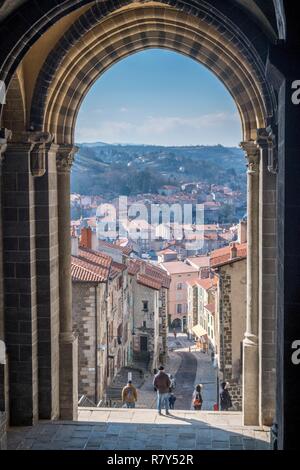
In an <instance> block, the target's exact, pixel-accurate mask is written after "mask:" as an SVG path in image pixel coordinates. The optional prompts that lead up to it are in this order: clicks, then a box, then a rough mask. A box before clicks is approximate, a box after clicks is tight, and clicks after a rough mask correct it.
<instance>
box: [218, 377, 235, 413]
mask: <svg viewBox="0 0 300 470" xmlns="http://www.w3.org/2000/svg"><path fill="white" fill-rule="evenodd" d="M228 385H229V384H228V382H222V383H221V393H220V406H221V411H228V410H229V408H232V401H231V396H230V393H229V391H228V388H227V387H228Z"/></svg>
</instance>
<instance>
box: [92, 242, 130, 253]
mask: <svg viewBox="0 0 300 470" xmlns="http://www.w3.org/2000/svg"><path fill="white" fill-rule="evenodd" d="M98 246H99V248H101V246H103V247H106V248H110V249H111V250H118V251H121V252H122V253H123V255H125V256H129V255H130V254H131V253H132V252H133V249H132V247H131V246H120V245H117V244H115V243H109V242H107V241H105V240H98Z"/></svg>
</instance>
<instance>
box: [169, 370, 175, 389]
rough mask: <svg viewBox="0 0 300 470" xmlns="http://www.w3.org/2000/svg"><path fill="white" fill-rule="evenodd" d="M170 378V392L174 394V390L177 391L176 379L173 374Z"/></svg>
mask: <svg viewBox="0 0 300 470" xmlns="http://www.w3.org/2000/svg"><path fill="white" fill-rule="evenodd" d="M169 377H170V382H171V385H170V390H169V391H170V393H171V392H174V390H175V388H176V379H175V377H173V375H172V374H170V375H169Z"/></svg>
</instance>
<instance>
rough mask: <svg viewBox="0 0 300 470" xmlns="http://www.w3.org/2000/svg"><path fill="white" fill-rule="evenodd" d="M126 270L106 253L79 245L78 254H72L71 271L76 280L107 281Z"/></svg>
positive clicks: (73, 278)
mask: <svg viewBox="0 0 300 470" xmlns="http://www.w3.org/2000/svg"><path fill="white" fill-rule="evenodd" d="M125 270H126V266H125V265H124V264H120V263H116V262H114V261H113V260H112V258H111V257H110V256H108V255H106V254H104V253H100V252H98V251H94V250H90V249H89V248H84V247H79V250H78V256H72V261H71V273H72V280H73V281H74V282H107V281H108V279H113V278H115V277H116V276H117V275H118V274H120V273H121V272H123V271H125Z"/></svg>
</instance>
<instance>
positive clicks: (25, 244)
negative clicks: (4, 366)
mask: <svg viewBox="0 0 300 470" xmlns="http://www.w3.org/2000/svg"><path fill="white" fill-rule="evenodd" d="M25 140H26V142H24V143H9V144H8V145H7V150H6V153H5V161H4V164H3V175H2V179H3V245H4V291H5V299H4V308H5V339H6V346H7V352H8V357H9V393H10V424H11V425H15V426H22V425H23V426H26V425H33V424H34V423H35V422H36V421H37V420H38V360H37V309H36V249H35V198H34V177H33V175H32V172H31V151H32V148H33V147H32V143H31V142H29V141H28V136H26V139H25Z"/></svg>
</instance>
